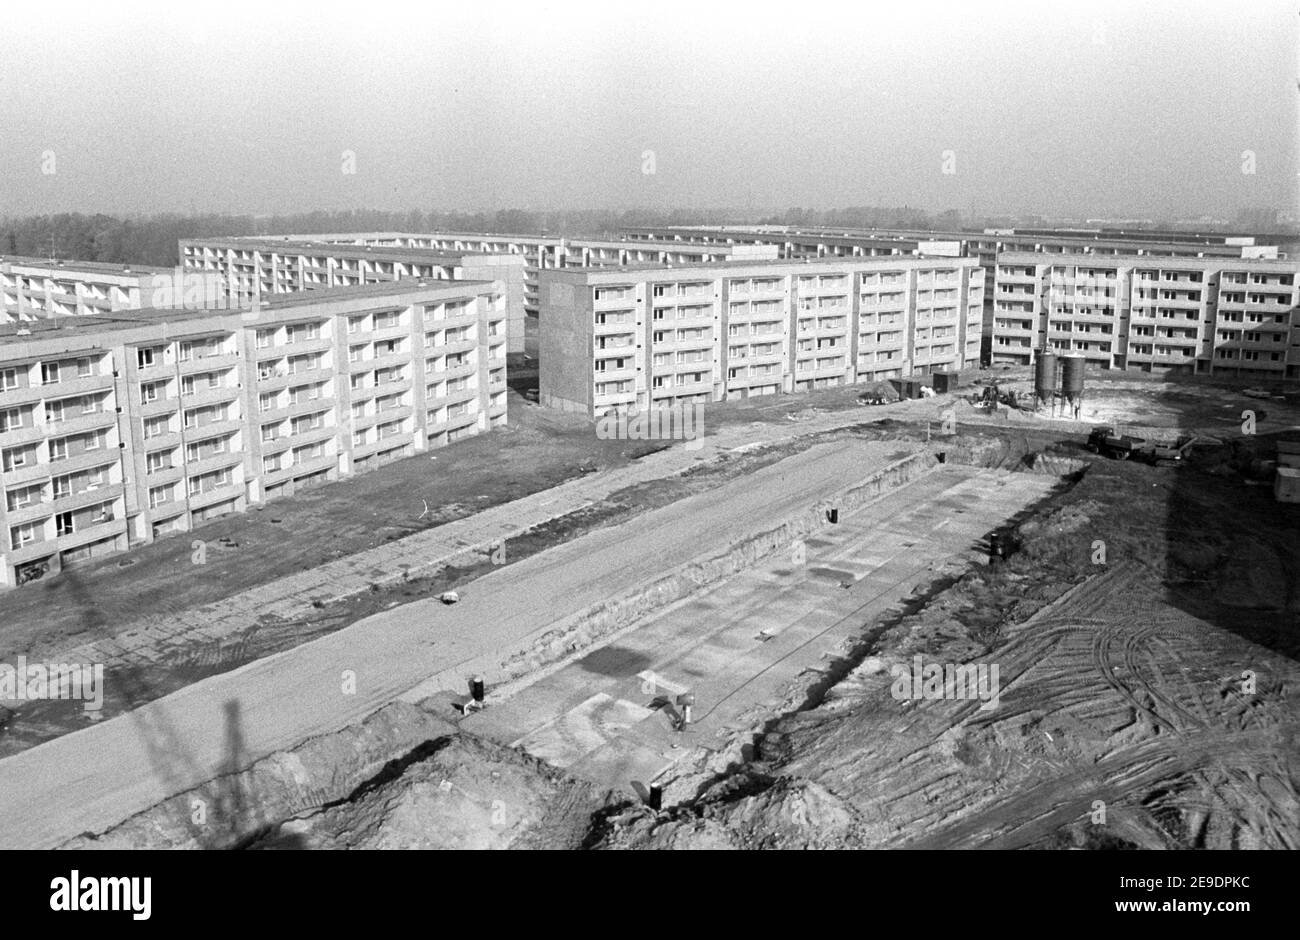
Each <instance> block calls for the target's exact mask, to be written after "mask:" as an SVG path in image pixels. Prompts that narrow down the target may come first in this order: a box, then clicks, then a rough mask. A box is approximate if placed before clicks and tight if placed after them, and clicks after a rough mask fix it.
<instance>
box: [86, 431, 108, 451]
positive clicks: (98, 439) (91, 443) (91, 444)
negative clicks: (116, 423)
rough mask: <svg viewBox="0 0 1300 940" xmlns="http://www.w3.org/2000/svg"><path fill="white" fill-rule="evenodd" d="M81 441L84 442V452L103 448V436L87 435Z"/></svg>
mask: <svg viewBox="0 0 1300 940" xmlns="http://www.w3.org/2000/svg"><path fill="white" fill-rule="evenodd" d="M82 440H83V441H85V442H86V450H99V449H100V448H101V447H103V446H104V435H103V434H87V435H86V436H85V437H83V438H82Z"/></svg>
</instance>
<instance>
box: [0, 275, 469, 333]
mask: <svg viewBox="0 0 1300 940" xmlns="http://www.w3.org/2000/svg"><path fill="white" fill-rule="evenodd" d="M493 284H494V282H492V281H459V280H430V281H424V282H423V284H422V285H421V283H420V282H418V281H416V280H414V279H410V278H408V279H405V280H401V281H392V282H386V283H383V284H367V285H364V286H361V287H332V288H324V289H321V290H306V291H298V292H296V293H292V294H272V295H269V296H265V297H263V298H262V299H261V304H260V307H261V309H263V310H266V311H278V310H287V309H292V308H294V307H315V306H320V305H321V304H326V303H337V302H340V301H347V300H370V299H381V300H382V299H383V298H385V297H400V296H402V295H408V294H417V293H418V294H421V295H429V294H431V293H432V294H445V293H448V292H450V293H460V294H465V293H470V294H475V295H477V294H480V293H482V292H483V291H484V289H487V288H491V287H492V286H493ZM249 309H250V308H249V307H240V306H236V307H221V306H213V307H204V308H201V309H184V308H173V307H141V308H140V309H138V310H119V311H115V312H114V313H94V314H87V315H85V316H65V317H42V318H40V319H37V320H28V321H21V322H17V323H6V324H0V345H4V344H7V343H8V344H12V343H18V342H31V341H32V340H34V339H50V338H53V337H55V336H58V335H59V334H63V335H67V334H68V333H74V334H78V335H84V334H86V333H95V332H116V331H119V330H129V329H133V328H138V327H142V326H151V325H158V324H184V323H187V322H190V321H193V320H200V319H204V318H207V317H213V316H218V317H219V316H223V315H226V316H235V315H240V314H244V313H247V312H248V311H249Z"/></svg>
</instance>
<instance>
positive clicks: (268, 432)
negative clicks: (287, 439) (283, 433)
mask: <svg viewBox="0 0 1300 940" xmlns="http://www.w3.org/2000/svg"><path fill="white" fill-rule="evenodd" d="M279 436H280V426H279V425H278V424H264V425H262V440H263V442H265V441H273V440H275V439H276V438H277V437H279Z"/></svg>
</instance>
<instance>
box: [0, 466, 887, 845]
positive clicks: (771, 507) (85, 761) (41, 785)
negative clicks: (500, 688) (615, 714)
mask: <svg viewBox="0 0 1300 940" xmlns="http://www.w3.org/2000/svg"><path fill="white" fill-rule="evenodd" d="M900 450H902V448H901V447H900V445H899V444H897V443H888V444H880V443H867V442H840V443H834V444H825V445H818V446H816V447H813V448H810V449H809V450H807V451H805V452H803V453H801V454H796V455H793V456H791V457H788V458H786V459H785V460H782V461H780V462H778V463H776V464H773V465H771V466H769V467H766V468H763V469H761V470H759V471H757V472H755V473H754V474H752V475H750V476H748V477H744V478H741V479H738V480H735V481H732V482H730V483H728V484H726V485H723V486H721V487H719V488H718V489H716V490H713V491H711V492H709V493H705V494H701V495H699V496H696V497H691V498H689V499H685V500H682V501H680V502H678V503H675V504H673V505H672V506H668V507H665V508H663V509H660V510H655V511H653V512H650V513H647V514H645V515H643V516H640V517H638V518H636V519H634V520H632V521H630V522H628V523H625V524H623V525H620V526H617V527H613V528H609V529H604V530H599V531H597V532H593V533H591V534H589V535H587V536H585V537H583V538H581V539H577V540H575V541H573V542H570V543H568V544H565V545H562V546H558V547H556V548H554V549H551V550H549V551H546V552H543V553H541V554H538V555H535V556H533V557H531V558H528V559H526V560H524V561H522V562H519V563H518V564H515V565H511V566H509V567H508V568H504V569H502V570H501V571H498V572H493V573H492V574H489V575H487V576H485V577H483V578H481V579H479V580H477V581H475V582H473V583H471V584H470V585H469V586H468V587H467V589H466V590H465V591H464V592H463V595H462V597H463V599H462V600H461V602H460V603H459V604H457V605H455V606H450V607H449V606H444V605H442V604H439V603H438V602H437V601H423V602H416V603H412V604H409V605H406V606H403V607H399V608H395V609H394V610H392V611H388V612H386V613H384V614H380V615H378V616H375V617H371V618H368V619H366V620H363V621H360V622H358V623H356V624H353V625H352V626H350V627H348V628H346V629H343V630H340V631H339V632H337V633H334V634H331V635H329V636H326V637H322V638H321V639H319V640H316V641H314V642H311V643H308V644H305V645H303V646H300V647H297V648H295V649H293V650H289V651H287V652H284V653H280V654H277V655H275V656H271V657H268V658H266V659H262V660H259V661H257V662H254V663H250V664H249V665H247V666H245V667H243V668H241V669H238V670H235V671H233V672H229V673H225V674H223V675H219V676H213V677H211V678H208V679H205V680H203V681H201V682H198V683H196V684H194V685H192V686H189V687H187V688H185V689H182V690H180V691H178V692H176V693H173V694H171V695H168V696H166V697H165V698H162V699H159V700H157V701H155V702H152V703H150V704H148V705H144V706H142V707H140V708H138V709H136V710H134V711H132V712H130V713H129V714H126V715H122V716H120V717H117V718H113V719H108V720H105V721H102V722H100V723H97V724H93V725H90V726H89V727H87V728H85V729H83V730H81V731H77V732H74V733H71V734H67V735H64V736H62V737H60V738H57V739H55V740H53V741H50V742H48V743H46V744H43V745H40V746H39V747H35V748H32V749H30V750H28V751H25V752H23V753H21V754H17V755H14V756H12V757H9V758H7V759H5V760H3V761H0V847H3V848H27V847H33V848H39V847H52V846H55V845H58V844H60V843H61V842H63V841H65V840H67V839H68V838H71V837H72V836H75V835H78V834H80V833H83V832H100V831H103V830H104V829H106V828H109V827H111V826H112V825H114V824H115V823H117V822H119V821H121V820H123V819H125V818H126V817H127V816H129V815H133V814H135V813H137V812H140V811H142V810H144V809H146V808H148V807H149V806H151V805H153V804H155V803H157V802H159V801H161V800H163V799H166V798H167V797H169V796H172V795H174V794H176V793H179V792H182V791H185V790H188V789H190V788H192V787H195V786H197V785H198V784H200V783H202V782H204V781H206V780H208V779H211V778H212V777H214V776H215V775H217V774H220V773H223V772H231V771H234V770H237V769H240V768H242V767H245V766H248V765H249V764H251V763H252V762H253V761H255V760H258V759H260V758H261V757H264V756H266V755H268V754H270V753H272V752H274V751H277V750H281V749H284V748H289V747H292V746H293V745H295V744H297V743H298V742H300V741H302V740H304V739H306V738H308V737H311V736H313V735H317V734H322V733H325V732H329V731H334V730H337V729H338V728H341V727H343V726H345V725H347V724H349V723H351V722H354V721H357V720H359V719H360V718H362V717H364V716H365V715H366V714H368V713H370V712H371V711H373V710H375V709H376V708H378V707H380V706H382V705H383V704H385V703H387V702H390V701H392V700H394V699H396V698H398V697H400V696H401V695H402V694H403V693H405V692H407V691H408V690H410V689H412V688H413V687H415V686H417V685H420V684H421V683H426V684H427V683H428V681H429V680H430V678H431V677H433V680H434V684H435V685H437V684H438V683H443V684H444V687H445V688H455V689H457V690H461V689H463V686H464V676H463V672H464V667H465V666H466V664H469V663H472V662H474V661H475V659H477V658H481V657H484V656H488V655H491V654H498V653H500V652H502V651H505V650H508V649H511V648H513V647H516V646H523V645H525V644H526V643H527V642H528V641H529V639H530V638H536V637H538V636H540V635H542V634H543V633H545V632H546V630H547V628H548V627H549V626H550V625H551V624H552V623H554V622H555V621H558V620H560V619H563V618H564V617H565V616H568V615H570V614H573V613H576V612H578V611H580V610H583V609H584V608H587V607H589V606H591V605H594V604H596V603H599V602H601V601H604V600H606V599H608V598H611V597H616V596H618V595H620V594H623V593H625V592H626V591H628V590H631V589H632V588H634V587H635V586H637V585H638V584H642V583H644V582H646V581H649V580H653V579H654V578H655V577H657V576H659V575H661V574H662V573H663V572H664V570H665V569H667V568H670V567H672V566H675V565H678V564H681V563H684V562H686V561H689V560H691V559H693V558H697V557H701V556H707V555H710V554H714V553H717V552H720V551H722V550H724V549H725V548H727V547H728V546H729V545H731V544H732V543H734V542H736V541H738V540H740V539H741V538H743V537H744V536H746V535H748V534H750V533H752V532H754V531H756V530H760V529H763V528H765V527H767V526H770V525H771V524H773V523H774V522H776V521H778V520H780V519H782V518H783V517H786V516H791V515H794V514H796V513H798V512H800V511H802V510H804V509H805V508H807V507H808V506H810V505H812V504H814V503H816V502H817V501H818V500H820V499H823V498H826V497H828V496H830V495H832V494H833V493H836V492H839V491H841V490H843V489H846V488H848V487H850V486H852V485H853V484H855V483H857V482H858V481H860V480H861V479H863V478H864V477H865V476H867V475H869V474H870V473H872V472H873V471H875V470H877V469H879V468H880V467H883V466H884V465H886V464H887V463H888V462H889V458H890V457H891V456H894V457H896V456H897V455H898V454H899V452H900ZM106 681H107V682H108V683H113V682H116V681H122V682H125V681H128V679H127V677H125V676H124V675H115V674H114V673H113V672H112V671H111V670H109V671H108V672H107V675H106ZM68 705H69V707H70V708H80V705H79V703H71V702H70V703H68Z"/></svg>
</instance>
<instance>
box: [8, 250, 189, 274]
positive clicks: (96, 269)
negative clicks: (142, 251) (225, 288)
mask: <svg viewBox="0 0 1300 940" xmlns="http://www.w3.org/2000/svg"><path fill="white" fill-rule="evenodd" d="M0 265H17V266H19V267H23V268H42V269H44V270H47V271H51V272H53V273H65V274H76V273H77V272H78V271H82V272H86V273H88V274H120V275H123V276H125V277H130V276H132V275H135V274H170V273H171V272H172V270H173V269H172V268H160V267H156V266H154V265H149V264H111V263H109V262H107V261H77V260H74V259H72V258H57V259H55V260H53V261H51V260H50V259H49V258H30V257H25V256H20V255H0Z"/></svg>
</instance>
